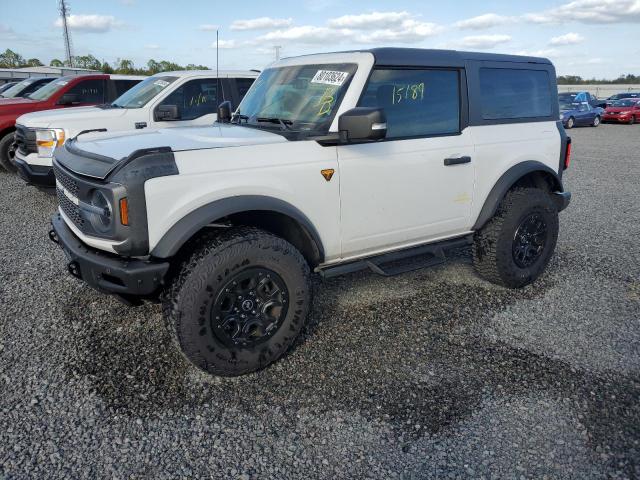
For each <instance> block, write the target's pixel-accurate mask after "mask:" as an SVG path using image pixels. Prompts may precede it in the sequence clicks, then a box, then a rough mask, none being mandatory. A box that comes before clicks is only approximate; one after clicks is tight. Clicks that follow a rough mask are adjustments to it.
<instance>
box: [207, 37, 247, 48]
mask: <svg viewBox="0 0 640 480" xmlns="http://www.w3.org/2000/svg"><path fill="white" fill-rule="evenodd" d="M239 46H240V44H239V43H238V42H236V41H235V40H222V39H220V40H219V47H220V48H221V49H225V50H226V49H230V48H237V47H239ZM211 48H216V42H213V43H212V44H211Z"/></svg>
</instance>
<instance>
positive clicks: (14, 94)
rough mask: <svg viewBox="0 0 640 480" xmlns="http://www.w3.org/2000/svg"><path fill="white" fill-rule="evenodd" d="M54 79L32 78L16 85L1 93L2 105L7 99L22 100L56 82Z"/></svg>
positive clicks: (0, 100) (0, 102)
mask: <svg viewBox="0 0 640 480" xmlns="http://www.w3.org/2000/svg"><path fill="white" fill-rule="evenodd" d="M54 80H55V78H53V77H31V78H26V79H24V80H22V81H21V82H18V83H16V84H14V85H13V86H12V87H11V88H9V89H7V90H5V91H4V92H1V93H0V105H1V104H2V102H3V101H4V99H5V98H22V97H27V96H29V95H31V94H32V93H33V92H35V91H36V90H38V89H39V88H40V87H43V86H44V85H46V84H47V83H50V82H52V81H54Z"/></svg>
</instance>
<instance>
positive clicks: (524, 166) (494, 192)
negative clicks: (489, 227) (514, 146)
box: [471, 160, 564, 231]
mask: <svg viewBox="0 0 640 480" xmlns="http://www.w3.org/2000/svg"><path fill="white" fill-rule="evenodd" d="M533 172H544V173H548V174H550V175H551V177H552V178H553V185H552V188H553V191H554V192H563V191H564V187H563V186H562V179H561V178H560V175H558V172H556V171H555V170H553V169H551V168H549V167H548V166H547V165H545V164H544V163H541V162H538V161H536V160H527V161H525V162H521V163H518V164H517V165H514V166H513V167H511V168H510V169H509V170H507V171H506V172H504V173H503V174H502V176H501V177H500V178H499V179H498V181H497V182H496V184H495V185H494V186H493V188H492V189H491V191H490V192H489V195H488V196H487V198H486V200H485V201H484V205H483V206H482V210H480V214H479V215H478V218H477V219H476V222H475V223H474V224H473V227H471V229H472V230H474V231H475V230H479V229H480V228H482V227H483V226H484V225H485V224H486V223H487V222H488V221H489V220H490V219H491V217H493V215H494V214H495V213H496V210H497V209H498V205H500V202H501V201H502V199H503V198H504V196H505V195H506V194H507V192H508V191H509V190H510V189H511V187H513V185H514V184H515V183H516V182H517V181H518V180H520V179H521V178H522V177H524V176H525V175H527V174H529V173H533Z"/></svg>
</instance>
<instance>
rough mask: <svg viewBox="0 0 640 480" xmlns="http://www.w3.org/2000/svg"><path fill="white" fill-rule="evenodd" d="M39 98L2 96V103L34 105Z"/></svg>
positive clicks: (0, 102)
mask: <svg viewBox="0 0 640 480" xmlns="http://www.w3.org/2000/svg"><path fill="white" fill-rule="evenodd" d="M38 102H39V101H38V100H31V99H30V98H25V97H16V98H0V105H2V106H4V105H33V104H34V103H38Z"/></svg>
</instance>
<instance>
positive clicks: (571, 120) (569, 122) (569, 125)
mask: <svg viewBox="0 0 640 480" xmlns="http://www.w3.org/2000/svg"><path fill="white" fill-rule="evenodd" d="M575 125H576V120H575V118H573V117H569V120H567V129H569V128H573V127H574V126H575Z"/></svg>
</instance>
